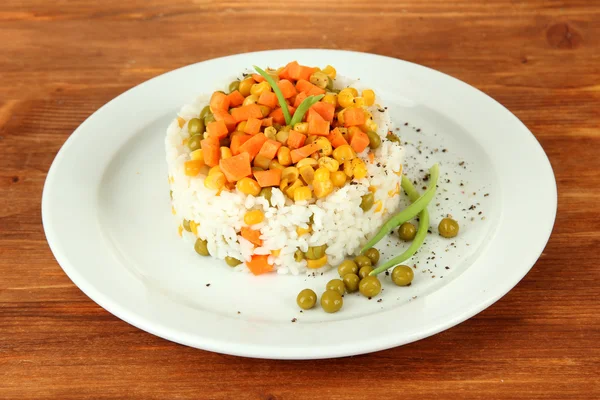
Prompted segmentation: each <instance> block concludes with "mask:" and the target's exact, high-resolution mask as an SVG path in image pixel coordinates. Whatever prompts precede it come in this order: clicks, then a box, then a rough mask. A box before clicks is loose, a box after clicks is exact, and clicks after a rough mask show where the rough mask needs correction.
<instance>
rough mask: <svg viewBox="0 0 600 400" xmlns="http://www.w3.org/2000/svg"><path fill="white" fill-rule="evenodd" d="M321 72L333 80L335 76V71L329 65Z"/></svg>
mask: <svg viewBox="0 0 600 400" xmlns="http://www.w3.org/2000/svg"><path fill="white" fill-rule="evenodd" d="M323 72H324V73H325V74H326V75H327V76H328V77H330V78H331V79H335V77H336V75H337V71H336V70H335V68H333V67H332V66H331V65H328V66H326V67H325V68H323Z"/></svg>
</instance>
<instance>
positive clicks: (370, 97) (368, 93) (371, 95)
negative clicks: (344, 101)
mask: <svg viewBox="0 0 600 400" xmlns="http://www.w3.org/2000/svg"><path fill="white" fill-rule="evenodd" d="M362 97H363V98H364V99H365V106H367V107H370V106H372V105H373V104H375V92H374V91H372V90H371V89H365V90H363V91H362Z"/></svg>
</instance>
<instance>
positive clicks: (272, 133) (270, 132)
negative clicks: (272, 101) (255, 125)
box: [265, 126, 277, 140]
mask: <svg viewBox="0 0 600 400" xmlns="http://www.w3.org/2000/svg"><path fill="white" fill-rule="evenodd" d="M265 136H266V137H267V139H271V140H275V139H276V138H277V129H275V128H274V127H272V126H267V127H266V128H265Z"/></svg>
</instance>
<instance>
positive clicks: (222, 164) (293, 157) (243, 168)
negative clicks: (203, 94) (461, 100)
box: [179, 61, 381, 223]
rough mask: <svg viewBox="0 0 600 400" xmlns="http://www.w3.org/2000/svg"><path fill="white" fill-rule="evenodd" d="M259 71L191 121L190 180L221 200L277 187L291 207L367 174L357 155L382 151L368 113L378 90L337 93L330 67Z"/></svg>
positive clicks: (217, 97)
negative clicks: (223, 195) (200, 180)
mask: <svg viewBox="0 0 600 400" xmlns="http://www.w3.org/2000/svg"><path fill="white" fill-rule="evenodd" d="M255 68H256V70H257V72H258V74H252V75H251V76H248V77H246V78H245V79H243V80H242V81H234V82H232V83H231V84H230V85H229V90H228V91H229V93H227V94H226V93H225V92H222V91H216V92H214V93H213V94H212V96H211V99H210V105H209V106H206V107H205V108H204V109H203V110H202V112H201V113H200V116H199V118H193V119H191V120H190V121H189V122H188V126H187V128H188V131H189V133H190V137H189V138H188V139H186V140H184V143H185V144H186V145H187V146H188V147H189V149H190V151H191V153H190V158H191V159H190V160H188V161H186V162H185V173H186V175H188V176H197V175H199V174H203V175H205V176H206V178H205V180H204V185H205V186H206V187H207V188H209V189H214V190H216V191H217V193H220V192H221V191H222V190H233V189H234V188H237V189H238V190H239V191H240V192H242V193H244V194H251V195H254V196H257V195H259V194H261V192H262V194H263V195H265V197H268V195H269V194H270V188H272V187H279V188H280V189H281V191H282V192H283V193H284V194H285V195H286V196H287V197H289V198H290V199H292V200H294V201H302V200H314V199H315V198H316V199H320V198H323V197H326V196H327V195H329V194H330V193H331V192H333V190H334V188H336V187H342V186H344V185H345V184H346V183H348V182H350V181H351V180H352V179H353V178H356V179H362V178H364V177H365V176H366V175H367V167H366V165H365V162H364V161H363V160H362V159H360V158H358V157H357V153H361V152H363V151H365V149H367V148H370V149H376V148H378V147H379V146H380V144H381V138H380V136H379V135H378V134H377V132H376V131H377V129H378V127H377V124H376V123H375V122H374V121H373V117H372V115H371V113H370V112H369V111H368V110H367V109H366V107H368V106H371V105H373V104H374V102H375V93H374V92H373V90H363V91H362V93H361V96H359V93H358V91H357V90H356V89H354V88H351V87H349V88H345V89H342V90H340V91H338V90H335V89H334V87H333V80H334V79H335V77H336V70H335V68H333V67H332V66H330V65H328V66H327V67H325V68H324V69H322V70H321V69H319V68H316V67H307V66H302V65H300V64H298V63H297V62H296V61H293V62H290V63H289V64H287V65H286V66H285V67H282V68H278V69H276V70H272V69H267V70H266V71H263V70H262V69H260V68H258V67H255ZM184 123H185V120H183V119H181V118H180V119H179V125H180V127H183V124H184ZM370 158H371V159H373V157H370ZM369 208H370V207H369ZM247 218H248V219H252V218H255V219H256V218H260V216H247ZM247 223H249V222H247Z"/></svg>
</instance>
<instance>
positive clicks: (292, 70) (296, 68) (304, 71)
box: [287, 61, 316, 80]
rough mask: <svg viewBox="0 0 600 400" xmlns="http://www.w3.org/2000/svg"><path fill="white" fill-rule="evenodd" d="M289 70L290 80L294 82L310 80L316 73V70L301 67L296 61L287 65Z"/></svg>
mask: <svg viewBox="0 0 600 400" xmlns="http://www.w3.org/2000/svg"><path fill="white" fill-rule="evenodd" d="M287 68H288V74H289V76H290V78H292V79H294V80H300V79H304V80H308V79H310V76H311V75H312V73H313V72H315V71H316V68H312V67H306V66H303V65H300V64H298V62H296V61H292V62H291V63H289V64H288V65H287Z"/></svg>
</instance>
